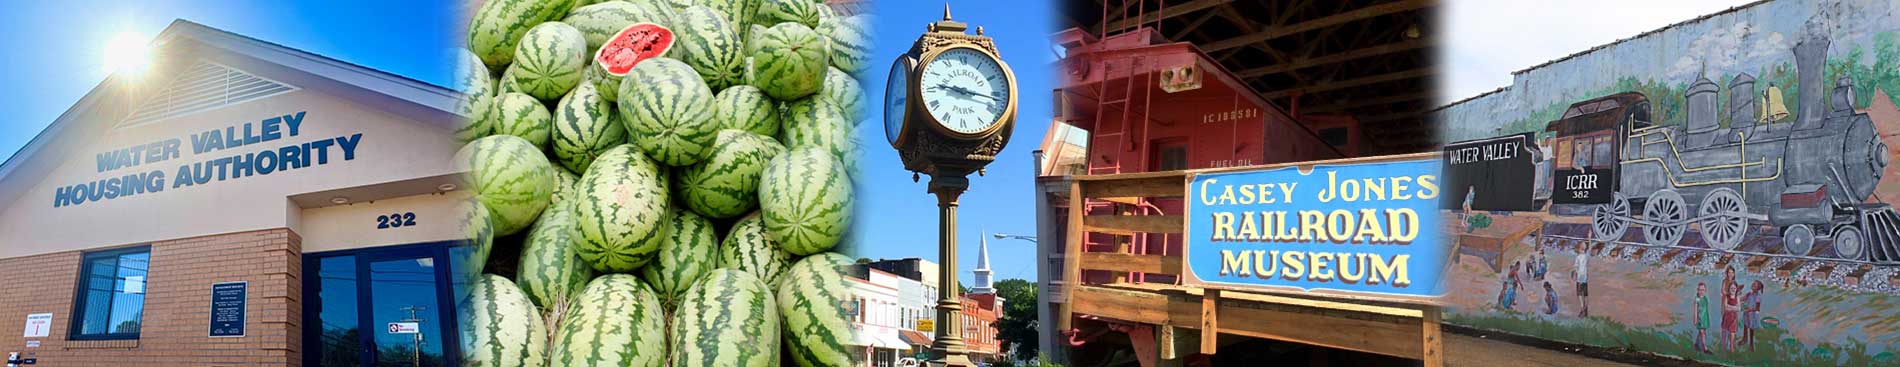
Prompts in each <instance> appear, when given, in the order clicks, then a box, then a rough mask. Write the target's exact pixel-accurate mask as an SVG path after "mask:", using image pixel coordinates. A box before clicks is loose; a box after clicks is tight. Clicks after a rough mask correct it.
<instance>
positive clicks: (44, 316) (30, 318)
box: [26, 313, 53, 338]
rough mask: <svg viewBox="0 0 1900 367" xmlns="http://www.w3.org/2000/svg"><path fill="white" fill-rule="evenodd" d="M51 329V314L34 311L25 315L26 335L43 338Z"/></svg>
mask: <svg viewBox="0 0 1900 367" xmlns="http://www.w3.org/2000/svg"><path fill="white" fill-rule="evenodd" d="M52 330H53V314H50V313H36V314H31V315H26V337H28V338H44V337H46V334H47V333H48V332H51V331H52Z"/></svg>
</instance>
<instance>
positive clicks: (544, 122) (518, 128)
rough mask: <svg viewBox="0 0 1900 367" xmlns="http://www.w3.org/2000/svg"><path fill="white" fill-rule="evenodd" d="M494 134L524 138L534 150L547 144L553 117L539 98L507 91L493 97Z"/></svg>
mask: <svg viewBox="0 0 1900 367" xmlns="http://www.w3.org/2000/svg"><path fill="white" fill-rule="evenodd" d="M493 108H494V112H492V113H490V114H491V115H493V116H494V118H495V132H494V134H495V135H514V136H519V137H521V138H522V139H526V140H527V141H528V144H531V145H534V149H535V150H537V151H538V150H541V149H542V148H544V147H547V146H548V130H550V128H552V127H553V126H552V125H553V124H554V123H553V120H554V117H552V116H549V115H548V108H547V106H545V105H542V104H541V100H538V99H534V97H531V96H528V95H526V94H521V93H515V92H508V93H503V94H502V95H501V96H499V97H496V98H495V104H494V107H493Z"/></svg>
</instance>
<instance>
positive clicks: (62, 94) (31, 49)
mask: <svg viewBox="0 0 1900 367" xmlns="http://www.w3.org/2000/svg"><path fill="white" fill-rule="evenodd" d="M453 4H457V2H454V1H441V0H423V1H409V0H405V1H375V0H342V1H308V2H292V1H93V0H60V1H32V2H20V3H17V4H12V5H9V7H8V14H7V21H6V22H0V44H3V45H6V47H5V48H4V51H0V59H5V60H7V67H5V68H0V85H6V86H9V88H6V89H5V90H4V91H0V111H5V112H6V114H5V117H4V118H0V159H5V158H8V157H11V156H12V155H13V153H14V152H17V151H19V150H20V147H21V146H23V145H26V143H27V141H29V140H32V139H33V136H34V135H38V134H39V132H40V130H42V129H45V128H46V125H47V124H50V123H52V122H53V119H56V118H58V117H59V115H60V114H61V113H64V112H66V109H67V108H70V107H72V105H73V103H74V102H77V101H79V98H80V97H83V96H85V95H86V92H87V91H90V90H92V88H93V87H94V86H96V85H98V84H99V82H101V81H104V80H105V78H106V75H107V72H106V70H105V69H106V66H105V61H104V60H105V48H106V47H105V46H106V44H107V43H108V41H109V40H110V39H112V38H113V37H114V36H115V35H117V34H119V33H121V32H128V31H129V32H134V33H137V34H141V35H143V37H145V38H147V39H149V38H151V37H156V36H157V35H158V33H159V32H161V31H163V30H164V29H165V26H166V25H168V24H171V22H172V20H173V19H180V18H182V19H186V20H191V21H194V22H198V23H200V24H205V25H208V26H211V27H215V28H219V29H223V30H226V31H231V32H236V33H238V34H242V35H246V36H250V37H253V38H257V39H262V40H265V41H270V42H275V43H278V44H282V45H286V46H289V47H293V48H298V49H302V50H304V51H309V52H313V53H316V54H319V55H324V56H328V57H331V58H336V59H339V60H343V61H347V62H351V63H355V64H358V65H364V66H368V67H371V68H375V69H378V70H384V71H388V72H392V73H396V74H400V75H403V76H407V77H410V78H413V79H418V80H422V81H425V82H430V83H434V84H438V85H447V84H448V83H449V79H450V78H449V77H450V75H449V71H448V70H447V68H446V67H445V66H444V65H446V64H445V63H443V62H441V61H440V60H445V59H446V58H444V57H437V56H438V55H443V54H442V53H441V52H443V51H444V50H447V49H448V48H449V47H450V46H449V45H450V42H452V41H454V40H456V38H455V37H453V36H452V35H454V34H459V33H460V32H458V30H459V26H457V25H456V24H457V23H456V22H455V21H454V18H455V17H453V16H452V15H454V14H458V13H457V12H458V11H459V10H458V9H459V8H457V6H459V5H453ZM430 53H434V54H433V55H432V54H430Z"/></svg>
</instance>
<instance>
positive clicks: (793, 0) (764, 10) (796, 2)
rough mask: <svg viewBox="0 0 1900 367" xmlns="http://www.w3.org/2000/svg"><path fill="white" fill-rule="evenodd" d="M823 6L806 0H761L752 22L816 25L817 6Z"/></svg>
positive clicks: (808, 26) (809, 26)
mask: <svg viewBox="0 0 1900 367" xmlns="http://www.w3.org/2000/svg"><path fill="white" fill-rule="evenodd" d="M822 6H825V5H824V4H819V3H815V2H811V1H806V0H762V1H760V4H759V13H758V14H756V15H754V16H753V19H752V22H753V23H758V24H767V25H770V24H779V23H786V22H791V23H798V24H803V25H805V27H807V28H811V27H817V26H818V16H819V15H818V8H819V7H822Z"/></svg>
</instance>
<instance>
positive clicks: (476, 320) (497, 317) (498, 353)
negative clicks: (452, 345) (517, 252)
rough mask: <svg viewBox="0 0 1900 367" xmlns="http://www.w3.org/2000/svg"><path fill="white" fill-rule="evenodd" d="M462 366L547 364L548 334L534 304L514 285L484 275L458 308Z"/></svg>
mask: <svg viewBox="0 0 1900 367" xmlns="http://www.w3.org/2000/svg"><path fill="white" fill-rule="evenodd" d="M456 310H457V311H458V312H459V313H460V314H461V316H460V322H458V323H457V324H458V325H459V326H460V327H459V329H461V330H460V333H461V336H462V337H461V339H462V366H481V367H539V366H543V365H545V364H546V363H547V351H548V331H547V326H545V325H543V324H542V322H541V317H540V316H539V315H538V314H537V312H535V308H534V303H533V302H529V301H528V296H527V295H524V294H522V293H521V290H520V289H518V288H515V283H514V282H510V281H508V278H503V277H501V276H499V275H494V274H483V275H482V278H481V279H480V280H479V281H476V282H474V283H472V284H469V286H468V295H467V296H466V297H464V298H462V300H461V301H460V303H459V304H457V308H456Z"/></svg>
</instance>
